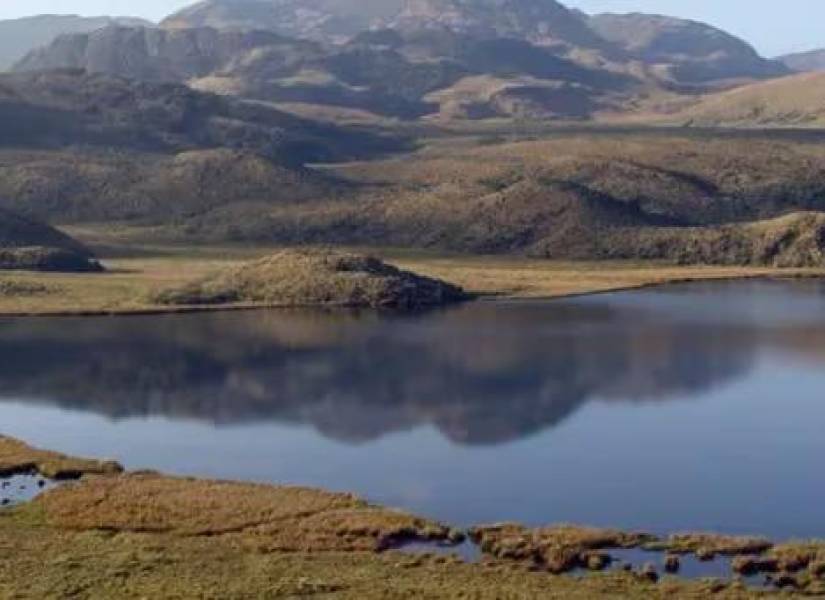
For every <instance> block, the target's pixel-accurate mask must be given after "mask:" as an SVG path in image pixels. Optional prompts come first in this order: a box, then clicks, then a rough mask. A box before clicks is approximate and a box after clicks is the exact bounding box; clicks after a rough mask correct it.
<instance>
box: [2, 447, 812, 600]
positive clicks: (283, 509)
mask: <svg viewBox="0 0 825 600" xmlns="http://www.w3.org/2000/svg"><path fill="white" fill-rule="evenodd" d="M33 471H36V472H38V473H40V474H41V475H43V476H49V477H54V476H56V475H59V474H60V473H66V472H71V473H72V474H73V475H74V476H76V477H80V479H79V481H77V482H73V483H65V484H63V485H60V486H57V487H55V488H52V489H50V490H48V491H46V492H44V493H43V494H42V495H40V496H39V497H37V498H36V499H35V500H33V501H32V502H30V503H28V504H23V505H18V506H14V507H6V508H2V509H0V597H2V598H7V597H8V598H11V597H14V598H65V597H78V598H101V599H104V600H105V599H109V598H124V597H136V598H140V597H164V598H264V597H265V598H270V597H271V598H279V597H298V596H322V597H330V598H342V599H350V598H353V599H354V598H359V599H361V598H366V599H371V598H390V597H391V598H396V597H415V598H503V597H507V598H510V597H512V598H551V599H561V598H565V599H568V598H569V599H573V600H584V599H588V600H589V599H593V598H595V599H600V598H605V599H606V598H626V599H642V598H652V597H656V598H658V597H670V598H674V599H681V598H685V599H688V598H705V597H708V596H709V595H711V594H713V597H715V598H730V599H746V598H765V597H773V596H774V595H776V594H778V593H780V592H779V590H780V589H781V590H782V591H781V594H782V597H785V598H787V597H791V598H793V597H810V596H812V595H817V594H820V593H822V592H823V591H825V568H824V567H823V566H822V565H823V564H825V563H823V558H825V545H823V544H822V543H817V542H807V543H797V544H782V545H776V546H773V545H772V544H770V543H763V542H760V543H759V544H758V545H757V544H756V542H755V538H730V537H725V536H714V535H711V534H692V535H681V536H673V537H672V538H668V539H666V540H664V541H662V542H660V543H663V544H665V545H668V546H672V550H673V552H692V551H696V550H697V549H698V548H700V547H707V548H714V549H716V550H718V551H719V552H720V553H721V552H725V553H728V554H731V555H733V556H734V563H733V567H734V569H736V570H738V571H739V572H743V573H748V574H752V573H754V572H768V573H769V574H770V576H771V581H772V582H774V584H775V585H774V587H773V588H765V589H760V590H754V589H749V588H748V587H747V586H746V585H745V584H744V583H743V582H742V581H738V580H736V579H731V580H728V581H722V580H701V581H695V580H694V581H689V580H681V579H678V578H674V577H666V578H664V579H660V577H659V573H657V571H656V569H655V567H652V565H644V566H641V565H628V566H629V567H630V568H628V569H614V570H609V571H608V570H604V569H606V568H607V567H608V566H609V564H610V562H611V558H610V554H609V550H611V549H617V548H637V547H646V546H648V545H650V544H653V543H655V542H656V541H657V540H656V539H655V538H654V537H653V536H649V535H647V534H644V533H632V532H622V531H618V530H610V529H595V528H586V527H575V526H569V525H565V526H554V527H546V528H541V529H529V528H526V527H522V526H519V525H515V524H513V525H494V526H481V527H474V528H472V529H470V530H469V532H467V533H468V534H469V535H470V537H471V538H472V539H473V541H474V542H475V543H477V544H478V545H479V546H480V548H481V551H482V559H481V560H480V561H479V562H475V563H468V562H465V561H464V560H462V559H461V558H460V557H459V556H458V555H457V554H449V553H446V554H445V553H434V552H429V553H427V552H424V553H411V552H407V551H404V550H403V546H404V545H405V544H406V543H409V542H417V543H424V544H427V543H432V544H433V545H434V546H433V547H435V545H440V546H442V547H444V546H445V545H446V547H449V546H450V545H451V544H458V543H461V542H462V541H463V540H464V536H465V533H464V532H462V531H460V530H457V529H455V528H452V527H450V526H449V525H447V524H443V523H438V522H435V521H432V520H430V519H426V518H422V517H417V516H415V515H410V514H408V513H405V512H402V511H398V510H393V509H389V508H384V507H381V506H376V505H373V504H370V503H368V502H366V501H364V500H362V499H360V498H358V497H356V496H353V495H352V494H347V493H336V492H329V491H323V490H313V489H308V488H300V487H282V486H270V485H260V484H246V483H236V482H228V481H208V480H200V479H191V478H177V477H170V476H166V475H161V474H157V473H151V472H140V473H123V472H121V469H120V468H119V467H118V466H117V465H116V463H107V462H101V461H95V460H84V459H78V458H72V457H68V456H64V455H61V454H57V453H54V452H50V451H46V450H39V449H36V448H32V447H30V446H28V445H27V444H25V443H24V442H21V441H18V440H14V439H11V438H6V437H3V436H0V477H8V476H10V475H12V474H14V473H18V472H33ZM573 569H584V570H585V571H584V572H586V573H587V574H586V575H582V576H575V577H574V576H571V575H570V574H569V572H570V571H571V570H573ZM748 569H750V570H748Z"/></svg>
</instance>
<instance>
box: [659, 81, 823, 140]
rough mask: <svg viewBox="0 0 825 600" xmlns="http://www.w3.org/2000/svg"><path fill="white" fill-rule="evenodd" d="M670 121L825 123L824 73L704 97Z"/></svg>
mask: <svg viewBox="0 0 825 600" xmlns="http://www.w3.org/2000/svg"><path fill="white" fill-rule="evenodd" d="M665 120H667V121H672V122H682V123H687V124H691V125H696V126H706V127H817V128H819V127H822V126H825V73H822V72H813V73H801V74H798V75H792V76H789V77H783V78H780V79H773V80H770V81H765V82H761V83H754V84H750V85H746V86H743V87H739V88H736V89H733V90H729V91H727V92H722V93H718V94H711V95H707V96H705V97H703V98H701V99H700V100H699V101H698V102H696V103H695V104H694V105H693V106H690V107H688V108H687V109H685V110H682V111H679V112H676V113H675V114H674V115H672V116H669V117H666V119H665Z"/></svg>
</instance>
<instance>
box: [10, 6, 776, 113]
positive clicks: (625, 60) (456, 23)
mask: <svg viewBox="0 0 825 600" xmlns="http://www.w3.org/2000/svg"><path fill="white" fill-rule="evenodd" d="M62 68H70V69H83V70H87V71H90V72H93V73H105V74H109V75H115V76H121V77H128V78H134V79H139V80H147V81H164V82H177V83H186V84H188V85H190V86H192V87H194V88H196V89H199V90H202V91H209V92H215V93H219V94H225V95H234V96H238V97H243V98H248V99H255V100H260V101H265V102H274V103H279V104H290V105H310V106H324V107H332V108H334V109H336V110H342V111H344V110H346V111H352V110H355V111H362V112H363V113H366V114H370V115H374V116H375V117H376V118H386V117H392V118H402V119H415V118H420V117H425V116H430V117H438V118H448V119H452V118H463V119H467V118H470V119H476V118H487V117H507V118H528V119H562V120H571V119H574V120H580V119H593V118H598V117H600V116H601V115H603V114H615V113H623V112H627V111H628V110H634V109H636V108H637V107H638V105H639V102H640V99H642V100H643V101H645V102H647V101H649V100H650V99H651V98H658V97H664V98H667V97H669V95H672V94H679V93H683V92H689V93H691V94H693V93H695V92H696V91H703V90H708V89H714V88H717V87H726V86H730V85H733V84H734V83H742V82H747V81H753V80H758V79H765V78H771V77H776V76H779V75H785V74H787V73H789V72H790V70H789V69H788V67H786V66H785V65H783V64H781V63H779V62H775V61H769V60H766V59H764V58H762V57H760V56H759V55H758V54H757V53H756V51H755V50H753V48H751V47H750V46H749V45H748V44H746V43H745V42H743V41H742V40H739V39H737V38H735V37H733V36H731V35H729V34H726V33H725V32H722V31H720V30H718V29H715V28H713V27H710V26H708V25H704V24H702V23H696V22H693V21H685V20H680V19H674V18H668V17H659V16H655V15H642V14H633V15H597V16H594V17H589V16H587V15H585V14H583V13H581V12H579V11H572V10H569V9H568V8H566V7H565V6H563V5H562V4H560V3H558V2H555V1H554V0H393V1H389V2H381V3H379V2H375V1H372V2H364V1H362V0H359V1H358V2H355V1H354V0H348V1H346V2H333V1H332V0H311V1H309V2H307V1H306V0H242V1H232V2H230V1H228V0H208V1H206V2H201V3H198V4H196V5H194V6H192V7H189V8H187V9H184V10H182V11H180V12H178V13H176V14H175V15H172V16H170V17H169V18H167V19H165V20H164V21H163V22H162V23H161V26H160V28H149V27H133V26H119V25H110V26H108V27H105V28H103V29H97V30H94V31H91V32H85V33H74V34H67V35H61V36H59V37H58V38H57V39H56V40H54V41H53V42H52V43H51V44H49V45H47V46H44V47H43V48H40V49H37V50H34V51H32V52H30V53H29V54H28V55H27V56H26V57H25V58H23V59H22V60H20V61H19V62H18V63H17V65H16V67H15V69H16V70H18V71H39V70H48V69H62Z"/></svg>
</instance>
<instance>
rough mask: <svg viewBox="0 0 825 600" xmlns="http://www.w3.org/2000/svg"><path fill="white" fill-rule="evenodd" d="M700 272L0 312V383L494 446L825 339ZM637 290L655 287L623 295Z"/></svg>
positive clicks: (690, 386)
mask: <svg viewBox="0 0 825 600" xmlns="http://www.w3.org/2000/svg"><path fill="white" fill-rule="evenodd" d="M716 285H717V287H716V288H715V290H716V292H718V290H719V289H720V287H719V286H724V285H725V284H716ZM768 285H769V284H756V283H754V284H738V287H734V288H732V289H733V290H734V291H735V290H739V292H737V293H745V294H748V295H750V294H751V292H755V291H757V290H756V288H755V287H754V286H756V287H757V288H758V287H760V286H761V287H765V286H768ZM743 286H745V287H743ZM746 288H747V289H746ZM704 289H705V288H703V287H702V286H687V287H684V288H682V290H681V291H679V288H678V287H677V288H669V289H668V291H667V292H661V293H657V292H643V293H630V294H624V295H623V294H616V295H610V296H602V297H591V298H586V299H577V300H568V301H557V302H552V303H547V302H544V303H542V302H524V303H475V304H469V305H466V306H463V307H458V308H454V309H450V310H446V311H440V312H434V313H429V314H426V315H418V316H412V317H399V316H388V315H378V314H374V313H362V314H357V313H344V312H324V311H266V312H245V313H211V314H197V315H169V316H160V317H158V316H152V317H128V318H102V319H95V318H82V319H19V320H4V321H0V394H2V396H3V397H7V398H14V399H15V401H18V402H19V401H20V400H21V399H23V400H24V401H25V402H27V403H29V402H32V403H33V402H39V403H45V404H49V405H55V406H59V407H62V408H67V409H74V410H81V411H91V412H94V413H98V414H101V415H105V416H107V417H109V418H112V419H121V418H127V417H152V416H161V417H165V418H169V419H173V420H175V419H187V420H192V419H194V420H198V421H204V422H208V423H214V424H218V425H224V424H243V423H252V422H255V423H259V422H266V421H270V422H279V423H284V424H303V425H311V426H313V427H315V428H316V429H317V430H318V431H320V432H321V433H322V434H323V435H325V436H327V437H329V438H332V439H335V440H339V441H345V442H351V443H359V442H366V441H370V440H375V439H377V438H380V437H381V436H383V435H385V434H388V433H390V432H395V431H403V430H410V429H413V428H416V427H419V426H423V425H433V426H435V427H436V428H438V430H439V431H440V432H441V433H442V434H443V435H444V436H446V437H447V438H448V439H449V440H451V441H453V442H456V443H459V444H468V445H490V444H497V443H503V442H509V441H513V440H516V439H519V438H523V437H525V436H529V435H531V434H533V433H535V432H538V431H541V430H545V429H548V428H551V427H553V426H555V425H557V424H558V423H560V422H561V421H563V420H564V419H565V418H566V417H568V416H569V415H571V414H572V413H574V412H575V411H576V410H577V409H579V408H580V407H581V406H582V405H584V404H585V403H587V402H588V401H591V400H595V399H598V400H602V401H610V402H667V401H668V400H670V399H673V398H680V397H689V396H690V395H691V394H696V393H699V392H702V391H705V390H708V389H710V388H712V387H713V386H718V385H722V384H725V383H728V382H731V381H734V380H736V379H737V378H740V377H743V376H745V375H746V374H747V373H748V371H749V369H750V368H751V367H752V365H753V362H754V356H755V354H756V351H757V348H758V347H759V346H760V345H763V344H768V345H774V346H776V345H779V346H781V347H788V348H791V349H794V348H795V349H796V350H798V351H801V352H803V353H806V354H811V353H813V354H814V355H816V353H817V352H818V351H819V350H820V348H821V345H820V344H819V341H822V340H825V330H823V328H822V327H821V326H818V325H817V328H814V329H812V327H811V323H810V322H807V321H806V320H805V319H804V318H803V319H801V320H796V321H792V322H788V323H785V324H782V323H780V324H779V325H776V324H774V325H775V326H772V327H765V323H764V322H763V318H764V315H759V314H756V313H754V312H753V311H751V312H750V313H749V312H748V311H747V310H744V311H743V310H742V309H741V307H739V308H738V309H737V310H734V311H732V312H731V318H729V319H728V318H721V316H720V315H723V314H724V312H725V310H726V309H725V307H726V306H727V307H728V308H730V303H731V302H733V301H735V298H732V297H730V295H727V296H726V294H721V295H720V294H718V293H716V292H714V295H712V296H709V297H708V298H707V299H706V300H707V302H699V303H698V304H697V301H699V300H701V297H702V295H703V290H704ZM722 289H723V288H722ZM644 294H646V296H644ZM634 295H635V297H640V296H644V297H646V298H648V299H649V300H652V301H655V302H653V304H650V305H648V304H647V303H646V302H637V301H632V302H624V301H622V297H623V296H624V297H626V298H633V297H634ZM671 300H672V301H673V303H670V301H671ZM697 306H701V307H702V310H701V311H698V312H696V313H695V314H693V313H692V312H691V310H689V308H690V307H693V308H696V307H697ZM751 308H753V307H751ZM803 316H804V315H803ZM813 316H815V315H811V317H812V318H813ZM820 334H821V335H820Z"/></svg>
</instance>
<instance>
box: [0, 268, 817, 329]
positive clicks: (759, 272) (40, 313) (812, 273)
mask: <svg viewBox="0 0 825 600" xmlns="http://www.w3.org/2000/svg"><path fill="white" fill-rule="evenodd" d="M398 262H399V263H401V264H403V261H398ZM549 264H550V265H552V263H549ZM586 264H587V265H588V266H592V263H586ZM736 268H737V267H714V266H698V267H692V266H691V267H683V266H661V265H642V266H641V267H640V268H638V270H639V271H645V270H649V271H650V273H651V277H650V280H642V281H639V282H634V283H616V284H615V286H606V287H603V286H596V285H594V286H592V288H591V289H582V290H577V291H569V292H557V293H549V294H536V293H531V292H529V291H527V292H523V291H518V290H516V291H513V290H507V289H504V288H502V289H500V290H491V291H486V292H485V291H477V290H472V289H470V290H468V294H469V295H470V298H468V299H467V300H465V301H464V302H459V303H456V305H458V304H463V303H465V302H466V303H471V302H485V303H496V302H522V301H536V302H551V301H554V300H565V299H573V298H581V297H587V296H598V295H602V294H614V293H620V292H627V291H637V290H645V289H653V288H657V287H663V286H670V285H681V284H690V283H702V282H734V281H794V280H807V279H825V270H815V269H814V270H812V269H792V268H791V269H778V268H762V267H755V268H753V272H743V273H730V274H726V273H722V274H720V273H719V272H717V269H719V270H721V271H724V270H733V269H736ZM680 269H681V270H685V271H692V272H694V274H692V275H687V276H684V275H679V274H677V273H674V274H673V275H671V276H656V275H655V274H656V273H657V272H658V271H659V270H666V271H668V272H670V271H678V270H680ZM701 269H708V270H709V271H708V273H707V274H701V273H697V272H695V271H697V270H701ZM423 271H424V272H423V274H425V275H428V273H427V272H426V269H424V270H423ZM596 272H598V273H601V274H605V275H606V274H609V273H611V272H612V270H611V269H610V266H606V267H605V269H604V270H603V271H598V270H596ZM26 275H28V277H29V278H31V279H32V280H35V281H37V280H38V279H39V276H40V275H41V274H39V273H33V272H27V273H26ZM96 276H97V277H100V276H101V275H96ZM103 276H105V275H103ZM447 281H448V282H449V280H447ZM451 283H452V282H451ZM459 285H460V284H459ZM449 306H453V305H452V304H450V305H444V306H436V307H433V309H435V310H438V309H441V308H446V307H449ZM292 309H296V310H297V309H317V310H331V311H334V310H371V311H374V310H377V311H379V312H381V310H380V309H373V308H365V307H357V306H347V305H341V304H223V305H222V304H215V305H192V306H153V305H147V306H145V307H143V306H134V307H124V308H100V309H95V308H88V309H87V308H77V309H73V308H69V309H55V310H50V309H31V310H27V309H20V310H11V311H10V310H3V309H2V308H0V319H15V318H85V317H140V316H164V315H178V314H199V313H214V312H252V311H264V310H292ZM386 312H387V313H388V314H392V313H394V312H397V311H392V310H387V311H386Z"/></svg>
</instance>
